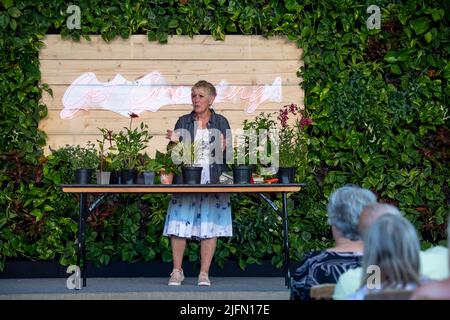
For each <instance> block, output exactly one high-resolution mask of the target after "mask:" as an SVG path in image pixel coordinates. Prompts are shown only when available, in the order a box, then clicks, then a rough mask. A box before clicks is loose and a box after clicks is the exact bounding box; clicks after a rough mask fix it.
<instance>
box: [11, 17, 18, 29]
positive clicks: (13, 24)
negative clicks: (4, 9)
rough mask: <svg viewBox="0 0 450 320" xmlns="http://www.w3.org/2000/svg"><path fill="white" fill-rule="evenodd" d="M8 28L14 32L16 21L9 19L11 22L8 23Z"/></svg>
mask: <svg viewBox="0 0 450 320" xmlns="http://www.w3.org/2000/svg"><path fill="white" fill-rule="evenodd" d="M9 26H10V27H11V29H13V30H16V28H17V22H16V20H14V19H11V21H10V22H9Z"/></svg>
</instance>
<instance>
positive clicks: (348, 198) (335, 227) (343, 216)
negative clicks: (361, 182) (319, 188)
mask: <svg viewBox="0 0 450 320" xmlns="http://www.w3.org/2000/svg"><path fill="white" fill-rule="evenodd" d="M375 202H376V196H375V195H374V194H373V193H372V192H371V191H369V190H366V189H362V188H360V187H357V186H344V187H342V188H339V189H337V190H336V191H335V192H334V193H333V194H332V195H331V196H330V200H329V203H328V206H327V212H328V223H329V224H330V225H331V231H332V235H333V238H334V240H335V246H334V247H333V248H329V249H327V250H324V251H319V252H312V253H309V254H307V255H306V256H305V258H303V259H302V261H301V265H300V267H299V268H298V269H297V270H296V272H295V274H294V275H293V281H292V289H291V299H299V300H307V299H310V296H309V292H310V289H311V287H312V286H315V285H318V284H323V283H336V281H337V279H338V278H339V276H340V275H341V274H342V273H343V272H344V271H345V270H348V269H349V268H356V267H358V266H359V265H360V259H361V257H362V251H363V244H362V241H361V240H360V239H359V236H358V233H357V225H358V221H359V215H360V214H361V211H362V209H363V208H364V207H365V206H366V205H367V204H369V203H375Z"/></svg>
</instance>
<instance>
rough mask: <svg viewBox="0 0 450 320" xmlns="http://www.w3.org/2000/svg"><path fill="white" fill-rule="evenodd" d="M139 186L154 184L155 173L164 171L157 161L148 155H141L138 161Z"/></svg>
mask: <svg viewBox="0 0 450 320" xmlns="http://www.w3.org/2000/svg"><path fill="white" fill-rule="evenodd" d="M137 168H138V178H137V183H138V184H154V183H155V173H156V172H158V171H159V170H160V169H162V166H161V165H159V164H158V163H157V161H156V160H155V159H152V158H150V157H149V156H148V155H147V153H144V154H141V155H140V156H139V159H138V167H137Z"/></svg>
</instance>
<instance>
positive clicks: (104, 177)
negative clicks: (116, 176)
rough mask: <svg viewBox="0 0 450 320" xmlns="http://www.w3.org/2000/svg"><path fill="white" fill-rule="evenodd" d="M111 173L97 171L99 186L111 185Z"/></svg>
mask: <svg viewBox="0 0 450 320" xmlns="http://www.w3.org/2000/svg"><path fill="white" fill-rule="evenodd" d="M110 179H111V172H108V171H97V184H109V181H110Z"/></svg>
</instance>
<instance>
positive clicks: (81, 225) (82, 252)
mask: <svg viewBox="0 0 450 320" xmlns="http://www.w3.org/2000/svg"><path fill="white" fill-rule="evenodd" d="M87 210H88V208H87V194H86V193H81V194H80V219H79V220H78V251H77V266H79V267H80V269H81V275H82V277H83V287H86V278H87V277H86V246H85V240H84V238H85V233H86V217H87Z"/></svg>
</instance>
